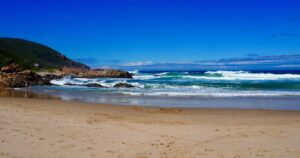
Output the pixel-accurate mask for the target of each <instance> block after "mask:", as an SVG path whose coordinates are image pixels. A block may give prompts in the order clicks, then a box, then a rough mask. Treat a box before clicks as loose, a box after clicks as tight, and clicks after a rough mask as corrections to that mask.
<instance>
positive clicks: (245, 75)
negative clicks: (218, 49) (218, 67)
mask: <svg viewBox="0 0 300 158" xmlns="http://www.w3.org/2000/svg"><path fill="white" fill-rule="evenodd" d="M205 74H212V75H214V74H220V75H222V76H221V77H210V76H184V77H186V78H193V79H207V80H284V79H285V80H294V79H300V75H298V74H272V73H250V72H247V71H207V72H205Z"/></svg>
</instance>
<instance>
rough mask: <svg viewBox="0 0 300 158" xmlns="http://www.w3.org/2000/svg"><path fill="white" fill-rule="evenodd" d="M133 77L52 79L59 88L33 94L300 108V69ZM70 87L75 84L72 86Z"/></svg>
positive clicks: (106, 100) (136, 102)
mask: <svg viewBox="0 0 300 158" xmlns="http://www.w3.org/2000/svg"><path fill="white" fill-rule="evenodd" d="M132 73H134V76H133V78H132V79H113V78H94V79H88V78H70V77H66V78H63V79H61V80H53V81H51V82H52V83H53V84H54V85H55V86H42V87H41V86H40V87H32V88H31V90H33V91H37V92H39V93H46V94H51V95H54V96H60V97H62V98H64V99H65V100H74V99H75V100H83V101H86V100H87V101H88V102H96V103H114V104H129V105H155V106H170V105H177V106H187V105H192V107H204V106H207V105H209V107H231V106H232V105H233V104H236V103H237V102H238V103H239V107H238V108H243V107H254V106H253V102H255V104H256V108H259V107H264V108H266V105H267V104H268V108H276V107H275V105H276V106H285V107H290V106H292V107H293V108H290V109H295V108H296V109H297V108H298V107H299V109H300V100H299V99H300V72H299V71H185V72H174V71H172V72H154V71H148V72H138V71H133V72H132ZM121 82H123V83H129V84H132V85H133V86H135V88H113V86H114V85H115V84H117V83H121ZM68 83H71V84H75V86H67V85H66V84H68ZM87 83H99V84H101V85H103V86H106V87H107V88H88V87H84V86H82V85H84V84H87ZM240 98H243V99H240ZM274 99H277V102H276V103H274V102H273V100H274ZM241 100H243V102H241ZM219 102H222V103H219ZM225 103H226V104H225ZM240 106H242V107H240ZM283 109H285V108H283Z"/></svg>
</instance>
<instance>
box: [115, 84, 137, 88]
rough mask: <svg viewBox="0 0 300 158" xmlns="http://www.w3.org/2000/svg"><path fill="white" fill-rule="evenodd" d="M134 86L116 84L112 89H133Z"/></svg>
mask: <svg viewBox="0 0 300 158" xmlns="http://www.w3.org/2000/svg"><path fill="white" fill-rule="evenodd" d="M133 87H134V86H133V85H131V84H128V83H117V84H115V85H114V88H133Z"/></svg>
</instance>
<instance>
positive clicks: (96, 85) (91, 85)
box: [84, 83, 106, 88]
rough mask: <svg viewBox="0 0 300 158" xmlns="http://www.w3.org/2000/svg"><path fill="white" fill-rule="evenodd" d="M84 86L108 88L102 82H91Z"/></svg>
mask: <svg viewBox="0 0 300 158" xmlns="http://www.w3.org/2000/svg"><path fill="white" fill-rule="evenodd" d="M84 86H86V87H97V88H106V87H105V86H102V85H101V84H98V83H89V84H85V85H84Z"/></svg>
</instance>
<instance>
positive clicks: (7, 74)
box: [0, 63, 134, 88]
mask: <svg viewBox="0 0 300 158" xmlns="http://www.w3.org/2000/svg"><path fill="white" fill-rule="evenodd" d="M0 70H1V71H0V87H2V88H17V87H28V86H31V85H50V84H51V83H50V81H51V80H54V79H60V78H62V77H64V76H73V77H83V78H97V77H99V78H100V77H107V78H131V77H132V75H131V74H130V73H128V72H126V71H121V70H112V69H107V70H106V69H85V68H67V67H65V68H63V69H62V70H55V72H51V73H50V72H38V73H35V72H33V71H30V70H24V69H22V67H21V66H19V65H18V64H14V63H13V64H10V65H7V66H4V67H2V68H1V69H0ZM66 85H73V84H66ZM81 86H86V87H98V88H105V86H102V85H100V84H97V83H92V84H86V85H81ZM115 86H116V87H126V88H130V87H134V86H132V85H130V84H126V83H121V84H117V85H115Z"/></svg>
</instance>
